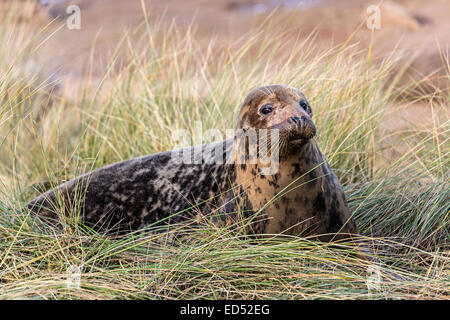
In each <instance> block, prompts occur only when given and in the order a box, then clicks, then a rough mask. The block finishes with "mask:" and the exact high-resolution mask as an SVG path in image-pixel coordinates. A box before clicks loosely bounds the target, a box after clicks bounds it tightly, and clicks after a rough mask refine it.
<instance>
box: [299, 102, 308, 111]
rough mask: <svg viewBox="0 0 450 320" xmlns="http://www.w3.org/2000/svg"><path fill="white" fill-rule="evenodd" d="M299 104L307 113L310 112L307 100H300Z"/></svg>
mask: <svg viewBox="0 0 450 320" xmlns="http://www.w3.org/2000/svg"><path fill="white" fill-rule="evenodd" d="M298 104H299V105H300V107H302V108H303V109H305V111H308V102H306V101H305V100H300V101H299V102H298Z"/></svg>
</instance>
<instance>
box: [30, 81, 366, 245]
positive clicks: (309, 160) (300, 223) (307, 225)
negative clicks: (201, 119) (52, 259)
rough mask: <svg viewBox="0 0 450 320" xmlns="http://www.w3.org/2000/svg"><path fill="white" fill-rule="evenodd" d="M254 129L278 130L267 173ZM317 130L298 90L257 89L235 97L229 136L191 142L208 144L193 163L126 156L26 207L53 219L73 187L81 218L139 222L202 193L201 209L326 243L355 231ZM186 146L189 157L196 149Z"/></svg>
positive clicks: (159, 217) (168, 217) (173, 213)
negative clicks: (238, 101) (222, 158)
mask: <svg viewBox="0 0 450 320" xmlns="http://www.w3.org/2000/svg"><path fill="white" fill-rule="evenodd" d="M255 129H256V130H260V129H265V130H266V131H265V132H263V133H260V132H259V131H258V134H259V135H260V137H259V138H261V137H263V136H264V135H265V134H267V135H269V134H271V133H273V132H277V133H279V135H278V138H279V143H278V144H276V145H274V146H276V147H274V146H273V145H271V144H270V148H269V154H270V155H271V156H274V155H277V157H276V163H275V164H276V165H277V168H278V170H277V171H276V172H275V173H272V174H263V171H264V168H265V167H266V166H267V163H264V164H262V162H261V160H260V158H259V157H256V159H257V160H256V162H255V161H251V160H252V159H251V157H250V154H251V152H250V149H252V150H256V153H257V155H260V153H261V149H262V147H263V144H262V143H261V142H258V143H256V144H255V143H250V141H251V139H249V136H247V133H248V132H250V131H251V130H255ZM315 133H316V128H315V125H314V122H313V121H312V109H311V107H310V106H309V103H308V102H307V101H306V98H305V97H304V95H303V94H302V93H301V92H300V91H298V90H297V89H295V88H291V87H286V86H279V85H274V86H266V87H261V88H258V89H255V90H253V91H252V92H251V93H250V94H249V95H248V96H247V97H246V99H245V101H244V103H243V104H242V106H241V111H240V115H239V118H238V121H237V124H236V135H235V139H234V140H225V141H221V142H216V143H214V144H207V145H203V146H198V147H193V148H192V149H190V151H194V150H202V151H207V152H206V153H207V156H206V158H205V159H203V161H201V163H199V164H196V161H192V162H191V163H190V164H185V163H180V161H179V158H177V157H175V158H174V157H173V152H163V153H158V154H155V155H151V156H146V157H141V158H136V159H131V160H128V161H124V162H121V163H117V164H113V165H110V166H107V167H104V168H101V169H98V170H96V171H93V172H92V173H89V174H86V175H84V176H81V177H78V178H76V179H74V180H72V181H69V182H67V183H65V184H63V185H61V186H60V187H57V188H56V189H54V190H51V191H49V192H47V193H45V194H43V195H41V196H40V197H38V198H36V199H34V200H33V201H31V202H30V203H29V205H28V207H29V208H30V209H31V210H32V211H34V212H37V213H39V214H41V215H43V216H47V217H55V218H56V214H55V213H53V212H52V211H55V210H52V208H55V205H54V203H55V202H58V201H57V200H58V199H59V202H60V203H61V202H64V205H63V206H62V207H63V208H64V210H68V209H69V210H70V209H71V208H73V207H74V203H73V202H74V201H73V199H74V198H76V197H75V195H76V193H77V192H78V193H79V195H81V196H78V198H79V199H80V206H79V208H80V210H79V212H80V213H81V216H82V218H83V219H82V220H83V221H84V222H87V223H91V224H95V225H105V224H107V225H108V226H112V225H116V224H117V225H122V226H124V227H122V228H126V229H138V228H141V227H144V226H147V225H150V224H153V223H155V222H161V221H164V222H170V223H173V222H179V221H182V220H183V219H186V218H187V217H190V216H192V215H193V211H192V210H187V209H189V208H191V209H192V207H193V206H196V205H198V204H199V203H201V202H202V201H205V200H208V205H201V206H200V207H199V208H200V210H201V211H202V212H204V213H209V212H211V211H214V210H216V211H217V212H218V215H217V217H218V218H219V219H221V220H225V221H227V222H233V221H236V220H237V219H240V218H242V214H243V216H244V217H246V218H252V217H253V218H255V219H254V223H252V224H250V226H249V229H248V231H249V232H250V233H258V234H259V233H265V234H279V233H284V234H292V235H301V236H311V235H312V236H317V238H318V239H319V240H324V241H328V240H330V239H332V238H334V237H336V236H337V237H339V238H341V237H343V236H344V235H349V234H357V233H358V230H357V228H356V225H355V223H354V222H353V220H352V218H351V215H350V210H349V209H348V206H347V204H346V201H345V196H344V192H343V190H342V187H341V185H340V183H339V181H338V179H337V177H336V176H335V174H334V173H333V171H332V170H331V168H330V166H329V164H328V163H327V162H326V160H325V158H324V156H323V155H322V153H321V152H320V150H319V147H318V145H317V143H316V142H315V140H314V136H315ZM270 139H272V141H274V139H273V138H270ZM270 139H269V140H270ZM258 141H261V140H258ZM264 146H265V145H264ZM195 148H197V149H195ZM217 150H222V151H223V152H224V153H228V152H229V151H230V150H232V159H233V162H232V163H226V162H225V163H214V162H212V163H211V161H208V157H209V158H211V157H214V156H215V155H217V154H215V153H217ZM208 152H209V153H208ZM192 154H193V157H195V154H196V152H192ZM197 154H198V153H197ZM253 160H254V159H253ZM84 191H85V192H84ZM56 207H57V206H56ZM60 207H61V206H60ZM56 211H57V210H56ZM177 213H178V214H177ZM255 216H256V217H255Z"/></svg>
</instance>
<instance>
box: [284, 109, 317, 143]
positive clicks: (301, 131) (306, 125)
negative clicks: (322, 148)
mask: <svg viewBox="0 0 450 320" xmlns="http://www.w3.org/2000/svg"><path fill="white" fill-rule="evenodd" d="M290 121H291V122H292V123H293V124H294V125H295V128H294V130H295V131H296V134H295V138H300V139H311V138H313V137H314V136H315V135H316V126H315V124H314V122H313V121H312V120H311V118H310V117H307V116H304V115H302V116H301V117H297V116H293V117H291V118H290ZM295 138H294V139H295Z"/></svg>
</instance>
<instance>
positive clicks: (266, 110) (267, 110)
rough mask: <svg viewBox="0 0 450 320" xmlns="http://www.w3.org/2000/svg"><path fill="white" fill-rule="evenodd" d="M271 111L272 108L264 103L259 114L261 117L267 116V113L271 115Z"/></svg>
mask: <svg viewBox="0 0 450 320" xmlns="http://www.w3.org/2000/svg"><path fill="white" fill-rule="evenodd" d="M272 111H273V106H272V105H271V104H270V103H266V104H265V105H263V106H262V107H261V109H259V112H261V114H263V115H265V116H266V115H268V114H269V113H271V112H272Z"/></svg>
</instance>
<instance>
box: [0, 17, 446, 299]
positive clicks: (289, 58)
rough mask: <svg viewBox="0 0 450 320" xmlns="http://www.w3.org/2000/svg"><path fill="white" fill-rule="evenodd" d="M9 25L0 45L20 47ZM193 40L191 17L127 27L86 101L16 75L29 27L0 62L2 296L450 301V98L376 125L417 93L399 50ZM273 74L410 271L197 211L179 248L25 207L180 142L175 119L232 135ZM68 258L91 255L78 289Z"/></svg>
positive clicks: (363, 212)
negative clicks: (379, 57) (296, 99)
mask: <svg viewBox="0 0 450 320" xmlns="http://www.w3.org/2000/svg"><path fill="white" fill-rule="evenodd" d="M2 28H3V29H2V30H3V31H4V32H3V33H2V35H3V36H2V37H1V38H0V47H2V48H5V47H8V46H9V47H10V46H11V45H10V44H9V42H8V41H11V40H8V39H9V38H8V37H5V28H6V29H7V28H9V27H5V26H3V27H2ZM6 31H8V30H6ZM286 32H288V30H286ZM17 34H22V33H20V32H13V33H12V36H11V37H12V38H13V39H14V37H16V36H17ZM195 39H196V38H195V29H194V28H189V29H187V30H183V31H180V30H178V29H177V28H176V27H174V26H173V25H165V24H164V23H162V22H156V23H152V24H150V23H148V22H147V21H146V22H145V23H144V24H143V25H142V26H141V27H140V28H139V29H137V30H135V31H134V32H132V33H130V34H129V35H127V36H124V37H123V39H122V41H121V44H120V45H119V46H118V48H117V50H116V52H115V54H114V56H113V57H112V58H111V61H110V64H109V66H108V68H107V70H106V71H105V73H104V74H103V75H102V76H101V77H94V76H93V75H91V76H90V77H86V78H83V79H80V83H79V87H80V89H79V92H78V94H77V95H76V98H72V99H68V98H67V97H65V96H59V97H58V96H57V97H56V98H55V96H54V95H53V98H52V99H55V101H56V102H55V103H54V104H53V105H52V106H49V105H47V103H45V99H43V97H44V96H45V95H46V94H47V93H46V92H45V90H44V89H45V88H46V79H45V78H44V79H42V78H39V77H35V78H33V76H31V82H28V84H25V82H23V81H25V80H27V79H28V78H26V77H25V76H19V77H17V76H15V75H14V74H16V73H15V71H16V70H20V69H22V68H24V66H25V64H26V62H27V59H29V55H28V53H30V51H32V50H33V43H34V42H35V40H34V38H32V37H30V38H29V40H28V41H29V42H28V43H29V44H30V45H28V46H27V47H26V48H27V49H26V50H25V51H26V52H25V54H23V55H18V56H17V57H16V59H15V60H12V61H11V60H7V59H2V60H0V70H1V71H2V73H1V74H2V78H1V80H0V83H1V85H0V90H1V91H0V101H1V107H0V110H2V112H1V113H0V116H1V118H0V123H1V126H0V134H1V141H0V143H1V144H0V148H1V156H0V199H1V201H0V298H4V299H8V298H42V299H66V298H70V299H78V298H82V299H90V298H138V299H142V298H151V299H161V298H171V299H174V298H201V299H212V298H229V299H232V298H233V299H235V298H245V299H266V298H273V299H323V298H329V299H367V298H375V299H379V298H381V299H385V298H388V299H413V298H424V299H426V298H448V294H449V289H450V269H449V253H450V251H449V246H448V245H449V229H450V225H449V217H448V212H449V209H450V208H449V206H450V205H449V174H448V165H449V163H448V162H449V154H448V153H449V147H448V145H449V143H448V130H449V123H448V114H447V110H448V109H446V107H447V104H448V97H441V99H440V100H438V102H436V100H433V99H430V100H429V101H430V103H429V106H428V107H430V108H433V110H435V114H434V115H435V121H433V125H431V126H429V129H427V130H424V129H420V128H416V127H413V126H411V127H410V128H409V129H408V130H406V131H404V130H403V131H399V132H397V131H396V130H391V131H389V130H388V131H386V130H383V129H382V128H381V124H382V123H383V122H384V121H385V120H386V119H387V118H389V117H390V116H391V114H393V113H395V108H397V104H398V97H399V96H401V94H400V93H401V90H404V89H405V90H406V89H407V88H399V87H398V86H396V83H395V81H392V79H393V78H392V74H391V71H392V69H393V67H394V66H395V65H396V63H397V61H396V59H395V58H392V59H390V60H386V61H372V59H367V52H360V51H357V49H356V48H355V47H353V46H349V45H346V46H337V47H335V48H332V49H330V50H328V51H326V52H324V51H320V52H317V50H316V51H314V48H313V45H312V40H309V41H305V42H298V43H292V44H291V46H290V48H286V43H285V41H283V39H284V34H276V33H271V31H270V30H269V29H268V28H267V29H264V28H263V29H262V30H260V31H259V32H257V33H254V34H249V35H245V36H243V38H242V39H241V40H238V41H236V42H235V43H229V44H226V45H223V44H220V45H219V44H214V43H211V44H210V45H209V46H198V45H197V43H196V41H195ZM12 41H13V43H15V42H14V41H19V40H17V39H14V40H12ZM16 45H17V43H16ZM27 50H28V51H27ZM312 52H315V53H314V54H312ZM388 79H389V82H388ZM394 79H395V77H394ZM29 80H30V79H29ZM27 81H28V80H27ZM273 83H282V84H286V85H291V86H295V87H297V88H299V89H301V90H302V91H303V92H304V93H305V95H306V97H307V98H308V99H309V101H310V103H311V105H312V107H313V110H314V120H315V122H316V125H317V128H318V137H317V139H318V142H319V144H320V147H321V149H322V151H323V152H324V153H325V155H326V156H327V158H328V159H329V162H330V163H331V165H332V167H333V168H334V170H335V172H336V174H337V175H338V176H339V178H340V179H341V182H342V183H343V184H344V186H345V189H346V194H347V198H348V201H349V205H350V207H351V209H352V212H353V214H354V218H355V219H356V222H357V224H358V226H359V228H360V230H361V232H362V234H363V235H364V236H366V237H367V240H368V241H370V242H371V243H372V244H373V247H374V251H375V253H376V254H377V255H378V256H379V257H380V260H381V261H382V262H383V264H384V267H385V268H386V269H387V270H390V271H394V272H395V273H396V274H400V275H402V277H403V279H402V280H396V279H392V277H390V276H389V274H388V275H387V276H386V278H385V279H384V280H383V281H382V282H381V284H379V286H377V287H375V288H372V289H369V288H368V285H367V279H368V278H367V273H366V269H367V267H368V265H367V262H364V261H360V260H358V259H356V258H355V257H354V255H352V254H351V253H352V252H353V250H354V248H353V247H352V246H351V245H350V244H345V243H343V244H339V245H336V246H333V247H331V246H330V245H329V244H326V243H317V242H313V241H310V240H308V239H301V238H296V237H284V238H282V239H280V238H276V239H251V238H248V237H245V236H244V235H243V234H242V233H241V232H240V230H239V228H236V227H229V228H225V227H223V228H219V227H217V226H214V225H210V224H209V223H208V222H207V221H200V223H199V224H195V223H193V221H192V222H188V223H186V224H183V225H179V226H174V228H181V229H183V230H185V231H189V233H190V236H189V237H188V238H187V239H184V241H181V242H177V243H176V245H173V244H172V239H171V238H172V236H171V232H170V231H169V232H168V233H166V234H163V235H160V236H155V235H154V233H153V231H154V230H152V229H151V228H150V229H149V230H146V231H143V232H139V233H132V234H129V235H126V236H121V237H116V238H114V237H111V236H106V235H103V234H98V233H96V232H95V231H93V230H90V229H89V228H87V227H76V228H67V229H63V230H60V229H53V228H51V227H49V226H46V225H45V224H43V223H42V222H40V221H39V220H38V219H35V217H33V216H30V214H29V213H28V212H27V211H24V210H22V209H21V208H22V206H23V205H24V204H25V203H26V202H27V201H28V200H30V199H31V198H32V197H33V196H36V195H37V194H38V193H39V192H43V191H45V190H46V189H48V188H50V187H52V186H55V185H57V184H59V183H60V182H62V181H64V180H67V179H70V178H73V177H75V176H77V175H79V174H80V173H83V172H86V171H88V170H91V169H93V168H98V167H101V166H103V165H105V164H109V163H113V162H116V161H120V160H124V159H128V158H132V157H135V156H141V155H145V154H150V153H155V152H159V151H163V150H168V149H171V148H173V147H174V144H175V141H173V140H172V138H171V134H172V132H173V130H174V129H180V128H183V129H188V130H190V131H191V132H192V134H195V132H194V131H193V127H194V122H195V121H202V124H203V129H204V130H206V129H208V128H217V129H219V130H222V131H223V132H224V134H225V129H227V128H233V127H234V124H235V121H236V116H237V113H238V111H239V107H240V103H241V102H242V100H243V98H244V97H245V95H246V94H247V93H248V92H249V91H250V90H251V89H253V88H255V87H257V86H261V85H266V84H273ZM71 84H72V85H73V82H71ZM412 85H414V84H411V86H412ZM30 88H34V89H30ZM24 92H25V93H26V94H23V93H24ZM421 98H426V97H421ZM436 103H438V104H439V105H436ZM36 108H40V109H41V110H43V111H42V112H41V113H40V114H39V116H38V117H36V116H33V112H32V111H34V110H32V109H36ZM224 137H225V136H224ZM205 142H209V141H205ZM155 238H158V239H155ZM71 265H82V266H83V272H82V277H81V288H80V289H70V288H68V286H67V272H68V271H67V270H68V268H69V266H71Z"/></svg>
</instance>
